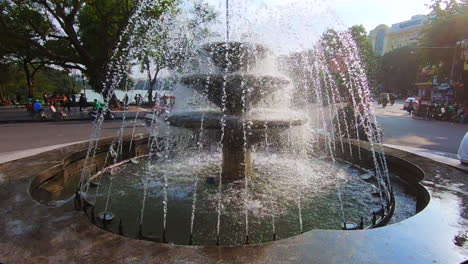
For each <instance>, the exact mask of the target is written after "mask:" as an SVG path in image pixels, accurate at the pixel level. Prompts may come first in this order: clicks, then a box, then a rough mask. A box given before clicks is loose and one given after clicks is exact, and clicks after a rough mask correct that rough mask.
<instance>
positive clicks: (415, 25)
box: [369, 15, 429, 56]
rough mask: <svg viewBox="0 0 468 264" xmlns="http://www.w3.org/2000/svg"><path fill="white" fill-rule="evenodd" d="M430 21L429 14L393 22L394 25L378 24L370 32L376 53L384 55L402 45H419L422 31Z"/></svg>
mask: <svg viewBox="0 0 468 264" xmlns="http://www.w3.org/2000/svg"><path fill="white" fill-rule="evenodd" d="M428 23H429V17H428V16H425V15H416V16H413V17H411V20H408V21H404V22H400V23H396V24H393V25H392V27H388V26H387V25H379V26H377V27H376V28H375V29H374V30H372V31H371V32H370V33H369V41H370V43H371V44H372V48H373V50H374V53H375V54H376V55H377V56H383V55H385V54H386V53H388V52H390V51H392V50H395V49H398V48H401V47H406V46H415V45H417V43H418V41H419V37H420V36H421V32H422V30H423V29H424V27H425V26H426V25H427V24H428Z"/></svg>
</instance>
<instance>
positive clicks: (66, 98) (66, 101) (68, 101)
mask: <svg viewBox="0 0 468 264" xmlns="http://www.w3.org/2000/svg"><path fill="white" fill-rule="evenodd" d="M65 106H66V107H67V110H68V112H71V111H72V110H71V106H72V102H71V99H70V96H69V95H65Z"/></svg>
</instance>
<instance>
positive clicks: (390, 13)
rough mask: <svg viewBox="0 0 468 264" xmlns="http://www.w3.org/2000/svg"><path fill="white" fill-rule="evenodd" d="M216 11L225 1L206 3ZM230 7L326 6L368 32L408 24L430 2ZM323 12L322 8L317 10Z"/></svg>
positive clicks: (353, 0)
mask: <svg viewBox="0 0 468 264" xmlns="http://www.w3.org/2000/svg"><path fill="white" fill-rule="evenodd" d="M206 1H207V2H209V3H211V4H213V5H214V6H215V7H216V8H217V9H222V10H223V12H224V7H225V2H226V0H206ZM229 1H230V3H231V4H230V5H236V2H242V3H244V5H248V6H249V7H250V8H252V9H259V8H262V7H265V6H268V7H274V6H280V5H282V6H288V5H294V4H295V3H301V4H300V5H308V6H310V7H311V8H313V7H314V6H322V5H323V3H325V5H327V6H328V7H329V8H330V10H329V11H331V12H332V13H333V11H334V12H335V13H336V16H337V17H338V18H339V19H340V20H341V21H342V22H343V24H344V25H346V26H348V27H350V26H352V25H356V24H363V25H364V26H365V28H366V30H368V31H370V30H372V29H374V28H375V27H376V26H378V25H380V24H387V25H388V26H391V25H392V24H395V23H398V22H402V21H405V20H409V19H410V18H411V16H413V15H418V14H428V13H429V8H428V6H427V5H428V4H430V2H431V0H229ZM320 8H323V7H320Z"/></svg>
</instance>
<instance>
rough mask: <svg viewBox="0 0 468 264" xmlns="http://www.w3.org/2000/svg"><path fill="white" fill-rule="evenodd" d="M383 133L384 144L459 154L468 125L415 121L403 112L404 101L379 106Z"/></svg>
mask: <svg viewBox="0 0 468 264" xmlns="http://www.w3.org/2000/svg"><path fill="white" fill-rule="evenodd" d="M376 113H377V119H378V122H379V124H380V126H381V127H382V128H383V131H384V143H386V144H393V145H401V146H407V147H416V148H424V149H430V150H436V151H443V152H449V153H457V152H458V146H459V144H460V141H461V140H462V138H463V136H464V135H465V134H466V132H468V125H466V124H456V123H451V122H442V121H433V120H431V121H428V120H415V119H413V118H411V117H410V116H409V115H408V112H406V111H404V110H403V104H402V102H398V103H395V105H393V106H390V105H388V106H387V107H385V108H382V106H378V107H376Z"/></svg>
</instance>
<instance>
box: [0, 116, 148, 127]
mask: <svg viewBox="0 0 468 264" xmlns="http://www.w3.org/2000/svg"><path fill="white" fill-rule="evenodd" d="M144 118H145V116H138V119H144ZM126 119H128V117H127V118H126ZM113 120H122V117H116V118H114V119H113ZM70 121H91V122H92V121H93V120H91V119H89V118H67V119H63V120H52V119H47V120H25V119H20V120H0V125H1V124H24V123H60V122H70Z"/></svg>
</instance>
